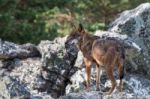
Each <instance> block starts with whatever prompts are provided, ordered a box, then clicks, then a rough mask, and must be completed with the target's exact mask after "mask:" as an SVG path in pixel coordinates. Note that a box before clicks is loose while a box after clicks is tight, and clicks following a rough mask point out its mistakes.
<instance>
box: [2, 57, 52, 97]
mask: <svg viewBox="0 0 150 99" xmlns="http://www.w3.org/2000/svg"><path fill="white" fill-rule="evenodd" d="M11 65H14V67H15V68H14V69H12V70H11V71H9V70H8V69H7V68H1V69H0V90H1V91H0V97H1V98H2V97H3V98H4V99H16V98H17V99H21V98H22V99H24V98H30V99H41V98H43V97H48V96H49V97H50V94H45V93H41V92H38V90H37V89H40V88H43V84H45V83H46V82H45V80H44V79H42V77H41V75H40V73H41V62H40V58H28V59H21V60H20V59H14V60H12V62H11ZM35 97H36V98H35ZM37 97H41V98H37Z"/></svg>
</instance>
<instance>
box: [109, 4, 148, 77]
mask: <svg viewBox="0 0 150 99" xmlns="http://www.w3.org/2000/svg"><path fill="white" fill-rule="evenodd" d="M149 27H150V3H143V4H141V5H140V6H138V7H136V8H135V9H132V10H127V11H124V12H122V13H121V14H120V16H119V17H118V18H117V19H116V20H115V21H113V22H112V23H111V24H110V26H109V29H108V30H109V31H111V32H117V33H120V34H126V35H128V36H129V37H130V38H131V40H133V41H134V42H135V43H136V44H138V46H140V48H141V49H142V53H141V54H139V55H134V56H133V57H131V61H130V62H129V64H128V67H127V70H128V71H130V72H135V73H141V74H143V75H145V76H146V77H148V78H150V66H149V64H150V28H149ZM129 65H132V67H134V68H132V67H130V66H129Z"/></svg>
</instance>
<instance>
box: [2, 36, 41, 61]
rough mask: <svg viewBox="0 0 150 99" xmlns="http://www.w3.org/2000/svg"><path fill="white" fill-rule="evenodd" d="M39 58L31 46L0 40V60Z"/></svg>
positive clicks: (36, 51)
mask: <svg viewBox="0 0 150 99" xmlns="http://www.w3.org/2000/svg"><path fill="white" fill-rule="evenodd" d="M37 56H40V53H39V51H38V50H37V48H36V46H35V45H33V44H24V45H18V44H14V43H12V42H8V41H2V40H1V39H0V59H13V58H21V59H23V58H28V57H37Z"/></svg>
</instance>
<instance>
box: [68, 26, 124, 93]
mask: <svg viewBox="0 0 150 99" xmlns="http://www.w3.org/2000/svg"><path fill="white" fill-rule="evenodd" d="M73 39H77V41H78V43H77V46H78V48H79V49H80V50H81V52H82V53H83V56H84V63H85V65H86V73H87V88H89V85H90V80H91V79H90V76H91V65H92V63H95V64H96V72H97V73H96V88H97V90H99V83H100V82H99V81H100V68H101V67H102V66H104V68H105V70H106V73H107V76H108V78H109V79H110V80H111V84H112V88H111V89H110V90H109V92H108V94H111V93H112V92H113V90H114V88H115V87H116V84H117V83H116V80H115V78H114V75H113V70H114V66H115V65H117V66H118V71H119V77H120V84H119V85H120V87H121V85H122V78H123V60H124V49H123V47H122V46H121V43H120V42H119V41H118V40H116V39H114V38H106V39H101V38H99V37H97V36H94V35H91V34H89V33H86V32H85V31H84V29H83V27H82V25H79V27H78V28H74V29H73V31H72V32H71V33H70V35H69V36H68V38H67V41H66V43H68V42H70V41H71V40H73ZM120 89H121V88H120Z"/></svg>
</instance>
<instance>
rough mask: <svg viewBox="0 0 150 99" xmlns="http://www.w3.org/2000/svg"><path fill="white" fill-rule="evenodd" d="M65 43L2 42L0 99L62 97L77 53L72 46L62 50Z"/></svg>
mask: <svg viewBox="0 0 150 99" xmlns="http://www.w3.org/2000/svg"><path fill="white" fill-rule="evenodd" d="M65 39H66V38H65V37H64V38H57V39H55V40H54V41H41V43H40V44H39V45H38V46H33V45H32V44H24V45H17V44H14V43H11V42H6V41H3V42H4V43H2V44H3V46H2V47H0V49H1V52H2V54H1V56H4V57H3V58H1V60H0V80H1V81H0V97H2V98H4V99H12V98H18V99H21V98H22V99H24V98H30V99H43V98H48V99H51V98H52V97H53V98H57V97H59V96H60V95H64V94H65V87H66V86H67V85H68V84H69V83H71V81H70V77H71V76H72V75H73V74H74V73H75V72H76V71H77V67H74V63H75V60H76V58H77V52H78V50H77V49H76V48H74V47H73V46H70V45H66V46H65ZM65 47H66V48H67V51H66V49H65ZM6 49H7V50H6ZM36 53H38V54H36ZM25 55H26V56H25Z"/></svg>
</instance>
